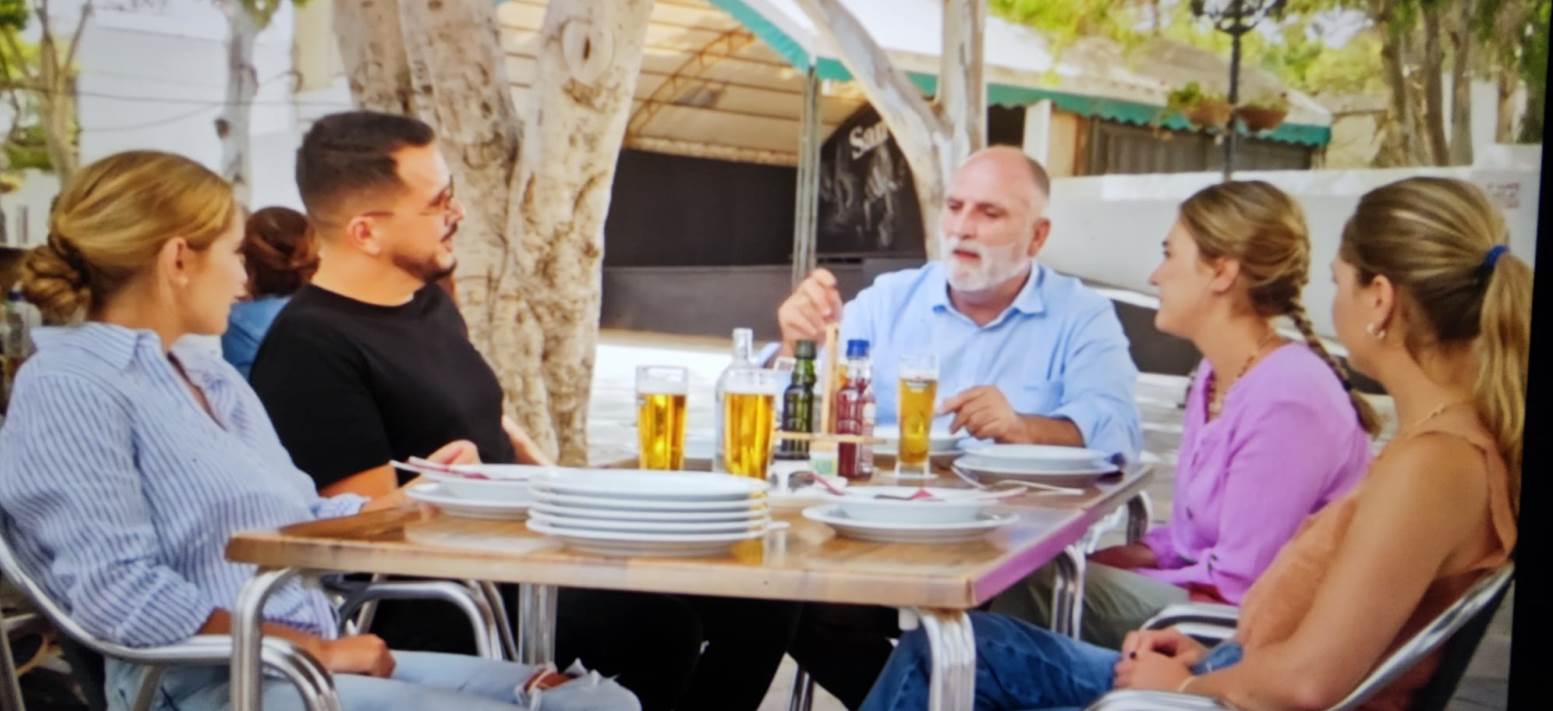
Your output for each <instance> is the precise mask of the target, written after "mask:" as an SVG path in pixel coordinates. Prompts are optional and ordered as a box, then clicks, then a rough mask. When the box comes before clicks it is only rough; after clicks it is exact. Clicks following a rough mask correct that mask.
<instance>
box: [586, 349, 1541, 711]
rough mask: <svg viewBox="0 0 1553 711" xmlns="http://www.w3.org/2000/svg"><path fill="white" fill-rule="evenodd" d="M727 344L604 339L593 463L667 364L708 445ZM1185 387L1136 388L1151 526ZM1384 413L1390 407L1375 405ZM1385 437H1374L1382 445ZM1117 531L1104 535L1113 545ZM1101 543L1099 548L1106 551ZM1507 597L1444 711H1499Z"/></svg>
mask: <svg viewBox="0 0 1553 711" xmlns="http://www.w3.org/2000/svg"><path fill="white" fill-rule="evenodd" d="M727 353H728V341H726V340H718V339H708V338H691V337H681V336H657V335H651V334H639V333H623V332H606V333H605V334H604V335H603V336H602V337H601V338H600V343H599V351H598V359H597V365H596V367H595V372H594V388H593V398H592V402H593V404H592V410H591V411H590V412H591V417H590V427H589V437H590V446H591V448H592V451H593V455H594V461H600V460H605V459H618V458H621V457H624V456H630V455H631V453H632V452H634V451H635V450H634V446H635V445H634V444H633V438H634V437H635V425H634V423H635V413H634V410H633V407H634V385H633V383H634V378H635V368H636V367H637V366H639V365H657V364H674V365H682V366H685V367H686V368H688V369H690V373H691V376H690V378H691V389H690V393H689V407H690V414H689V421H688V424H687V430H688V434H687V439H688V440H689V446H690V448H691V449H694V448H695V447H696V446H697V445H698V444H699V445H701V446H705V442H708V441H710V436H711V432H712V429H713V427H714V425H713V418H712V405H713V385H714V383H715V382H716V379H717V376H718V374H719V373H720V372H722V368H723V367H724V366H725V365H726V364H727V362H728V354H727ZM1185 389H1186V379H1185V378H1182V377H1177V376H1163V375H1151V374H1144V375H1143V376H1142V377H1140V379H1139V382H1138V388H1137V398H1138V408H1139V410H1140V412H1141V413H1142V415H1143V430H1144V447H1145V449H1147V450H1148V451H1150V452H1153V453H1155V454H1158V455H1159V456H1160V457H1161V458H1162V459H1163V462H1162V466H1161V467H1160V469H1159V471H1158V472H1157V474H1156V475H1155V477H1154V481H1153V483H1152V484H1151V485H1150V487H1149V490H1148V492H1149V498H1150V499H1151V500H1152V502H1153V504H1154V518H1155V520H1156V522H1163V521H1164V520H1165V519H1166V518H1168V517H1169V515H1170V501H1171V496H1172V494H1173V492H1174V484H1175V466H1176V447H1177V445H1178V443H1179V441H1180V436H1181V410H1180V407H1179V404H1180V402H1181V400H1182V398H1183V397H1184V395H1185ZM1377 404H1378V405H1379V406H1380V408H1381V409H1382V411H1383V412H1385V413H1387V414H1388V416H1389V413H1390V402H1389V400H1388V401H1382V402H1379V403H1377ZM1389 436H1390V431H1389V429H1388V431H1387V432H1385V433H1383V434H1382V437H1383V439H1384V438H1386V437H1389ZM1121 535H1122V533H1121V532H1120V531H1116V532H1112V533H1111V534H1109V537H1110V538H1111V539H1114V540H1115V541H1116V542H1120V540H1121ZM1109 542H1110V541H1109V540H1107V541H1105V543H1107V544H1108V543H1109ZM1513 607H1514V590H1513V589H1512V590H1511V592H1510V597H1508V598H1507V599H1506V600H1505V603H1504V605H1503V606H1502V607H1501V608H1500V612H1499V614H1498V616H1497V617H1495V619H1494V623H1493V626H1492V627H1491V628H1490V629H1489V632H1488V634H1487V635H1486V636H1485V638H1484V640H1483V644H1482V646H1481V647H1479V649H1478V653H1477V656H1476V657H1475V658H1474V659H1473V661H1472V665H1471V667H1469V668H1468V671H1467V677H1466V678H1465V679H1464V680H1463V682H1462V684H1461V687H1460V688H1459V689H1458V690H1457V695H1456V698H1455V700H1454V701H1453V703H1452V705H1451V708H1452V709H1461V710H1462V711H1481V710H1482V709H1502V708H1505V704H1506V701H1505V698H1506V685H1507V678H1508V674H1509V669H1510V610H1511V609H1513ZM793 671H794V667H793V664H792V660H790V659H789V660H785V662H784V664H783V667H782V669H781V671H779V672H778V674H777V677H776V679H775V681H774V683H773V684H772V688H771V691H770V692H769V693H768V694H767V697H766V701H765V703H764V704H763V705H762V706H761V711H779V710H781V709H786V708H787V695H788V692H789V689H790V685H791V682H792V677H793ZM841 708H842V706H841V704H840V703H839V702H837V701H836V700H835V699H834V698H832V697H830V696H829V695H827V694H823V693H821V695H820V698H819V700H818V701H817V702H816V704H815V709H816V711H836V710H839V709H841Z"/></svg>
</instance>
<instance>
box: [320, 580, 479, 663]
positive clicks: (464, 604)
mask: <svg viewBox="0 0 1553 711" xmlns="http://www.w3.org/2000/svg"><path fill="white" fill-rule="evenodd" d="M337 589H339V588H337ZM340 591H341V592H343V593H344V594H345V602H344V603H343V604H341V605H340V608H339V616H340V627H341V631H342V632H344V631H345V630H344V628H345V625H346V623H347V622H348V621H349V620H350V617H351V615H353V614H355V612H356V610H357V609H358V608H361V607H362V606H364V605H367V604H368V603H372V602H376V601H379V600H442V601H443V602H447V603H450V604H452V605H453V606H455V607H457V608H458V609H459V610H461V611H463V613H464V614H465V615H466V616H468V618H469V623H470V626H471V627H472V628H473V631H474V639H475V653H476V654H477V655H479V656H480V657H483V658H485V659H495V660H498V661H499V660H502V659H504V656H503V654H502V649H501V645H500V641H499V640H500V639H501V634H500V631H499V627H498V621H497V619H496V613H495V612H494V611H493V610H492V609H491V605H490V603H489V602H488V601H487V600H486V598H485V596H484V595H483V594H482V592H481V591H480V590H478V589H474V588H471V587H470V586H468V585H464V584H462V583H455V582H452V581H448V580H429V581H428V580H415V581H392V582H374V583H369V584H362V585H360V586H354V585H353V586H350V587H349V588H346V589H343V590H340ZM369 624H370V623H369ZM361 632H363V633H364V632H366V629H362V630H361Z"/></svg>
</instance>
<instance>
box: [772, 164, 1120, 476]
mask: <svg viewBox="0 0 1553 711" xmlns="http://www.w3.org/2000/svg"><path fill="white" fill-rule="evenodd" d="M1050 190H1051V180H1050V178H1048V177H1047V175H1046V171H1045V169H1044V168H1042V167H1041V165H1040V164H1039V163H1037V162H1036V161H1034V160H1032V159H1031V158H1029V157H1028V156H1026V155H1025V154H1024V153H1023V152H1021V151H1020V150H1019V149H1017V148H1013V147H1010V146H995V147H992V148H987V149H984V150H981V151H978V152H977V153H976V154H974V155H972V156H971V157H970V158H969V159H967V160H966V161H965V163H964V164H963V165H961V167H960V169H959V170H958V171H957V172H956V173H955V175H954V178H953V179H952V181H951V182H950V185H949V189H948V191H947V196H946V198H945V200H944V209H943V211H942V213H941V215H942V218H941V222H940V230H941V234H940V240H941V242H940V246H941V250H940V251H941V254H942V255H943V256H942V258H940V259H939V260H937V261H934V262H930V263H928V264H926V265H924V266H922V267H920V268H917V269H908V270H903V271H898V272H892V273H890V274H885V275H883V276H880V277H879V278H878V279H876V280H875V281H874V283H873V285H872V286H870V287H869V288H867V289H864V290H863V291H862V292H861V293H859V294H858V295H857V298H855V299H853V300H852V301H851V302H850V303H847V304H846V305H845V307H843V306H842V303H841V296H840V293H839V292H838V291H837V290H836V278H835V276H833V275H832V274H831V273H830V272H828V271H826V270H824V269H817V270H815V271H814V273H812V274H810V275H809V277H808V278H807V279H805V280H804V282H803V283H802V284H800V285H799V287H798V288H797V289H796V290H795V291H794V292H793V294H792V295H791V296H790V297H788V299H787V300H786V301H785V302H783V304H782V306H781V307H780V308H779V309H778V310H777V320H778V322H779V323H780V325H781V329H782V341H783V351H784V352H788V353H790V352H791V349H792V347H793V344H794V343H795V342H796V341H798V340H800V339H820V338H823V334H824V330H825V326H826V325H827V324H828V323H830V322H832V321H834V320H835V319H836V318H837V317H840V319H841V332H842V338H844V339H854V338H860V339H866V340H868V341H869V343H870V344H872V345H871V347H872V352H873V361H874V374H875V382H877V383H881V384H887V386H885V385H881V386H880V387H878V388H876V390H875V397H876V398H877V401H878V410H877V412H878V415H877V417H878V422H880V423H882V424H889V423H893V422H895V421H896V396H897V394H896V388H895V387H894V383H895V381H896V373H897V370H898V366H899V361H900V358H901V356H903V355H916V354H932V355H936V356H937V358H938V362H939V385H938V392H939V393H940V394H941V397H942V396H944V395H947V396H948V397H943V399H942V400H941V402H940V404H939V411H938V413H937V414H938V415H939V417H940V420H941V421H942V420H948V424H949V429H950V431H951V432H960V431H962V430H963V431H964V432H967V433H969V434H970V435H972V436H974V437H977V438H980V439H990V440H996V441H998V442H1015V443H1030V444H1059V445H1074V446H1085V447H1090V448H1093V449H1099V450H1102V451H1105V452H1109V453H1113V454H1121V455H1122V456H1124V457H1126V458H1127V459H1129V460H1136V459H1137V457H1138V452H1139V449H1140V447H1141V445H1142V432H1141V429H1140V427H1139V423H1138V410H1137V407H1136V405H1134V403H1133V388H1134V385H1135V381H1136V379H1137V374H1138V371H1137V367H1136V366H1135V365H1134V364H1133V362H1132V358H1131V356H1130V355H1129V354H1128V350H1127V338H1126V336H1125V335H1123V333H1122V327H1121V322H1120V321H1118V320H1117V317H1116V310H1115V307H1113V306H1112V305H1111V302H1110V301H1109V300H1108V299H1106V298H1105V297H1103V296H1101V295H1100V294H1098V293H1096V292H1095V291H1093V290H1091V289H1089V288H1087V287H1085V286H1084V285H1083V284H1081V283H1080V282H1079V281H1078V280H1077V279H1074V278H1073V277H1069V276H1065V275H1062V274H1058V273H1057V272H1054V271H1052V270H1051V269H1049V268H1046V267H1043V266H1041V265H1040V264H1039V263H1037V262H1036V261H1035V257H1036V255H1037V254H1038V253H1039V252H1040V251H1041V247H1042V246H1043V245H1045V244H1046V238H1047V236H1048V234H1049V233H1050V231H1051V222H1050V221H1049V220H1047V219H1046V218H1045V216H1044V213H1045V211H1046V205H1047V200H1048V198H1049V196H1050ZM951 418H952V419H951Z"/></svg>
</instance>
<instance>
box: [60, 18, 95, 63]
mask: <svg viewBox="0 0 1553 711" xmlns="http://www.w3.org/2000/svg"><path fill="white" fill-rule="evenodd" d="M92 11H93V5H92V0H87V1H86V4H85V5H83V6H81V18H80V19H78V20H76V23H75V34H74V35H72V36H71V37H70V48H69V49H67V50H65V71H66V72H69V71H70V68H71V67H74V66H75V56H76V50H78V49H80V48H81V35H83V34H85V33H86V20H87V19H88V18H90V17H91V16H92Z"/></svg>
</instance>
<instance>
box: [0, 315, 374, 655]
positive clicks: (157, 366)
mask: <svg viewBox="0 0 1553 711" xmlns="http://www.w3.org/2000/svg"><path fill="white" fill-rule="evenodd" d="M35 338H36V342H37V347H38V352H37V354H36V355H35V356H34V357H32V358H31V359H30V360H29V361H28V362H27V364H26V366H24V367H23V368H22V370H21V373H20V374H19V376H18V377H17V381H16V388H15V391H14V395H13V397H12V399H11V410H10V416H9V417H8V418H7V420H6V423H5V427H4V429H0V511H3V513H4V524H5V529H4V533H5V536H6V539H7V540H8V541H10V543H11V546H12V547H13V548H14V549H15V550H16V553H17V556H18V558H20V560H21V562H22V564H23V565H25V566H26V567H27V569H28V570H29V571H30V572H31V574H32V575H33V576H35V578H36V579H37V580H38V581H39V582H40V583H42V584H43V585H44V587H45V588H46V589H47V590H48V592H49V594H50V595H51V596H52V597H53V598H54V600H55V601H57V602H59V603H61V604H63V606H64V607H65V608H66V610H68V611H69V613H70V615H71V617H72V618H74V619H75V620H76V621H77V622H79V623H80V624H81V625H82V626H83V627H85V628H86V629H87V630H88V631H89V632H91V633H92V634H93V635H96V636H98V637H100V638H103V639H106V640H110V641H113V642H117V643H119V644H123V645H126V646H132V647H144V646H154V645H162V644H169V643H173V642H177V641H181V640H183V639H186V638H188V637H190V636H192V635H194V634H195V633H196V632H197V631H198V629H199V628H200V626H201V625H202V624H204V622H205V620H206V619H207V618H209V617H210V614H211V612H212V611H214V610H215V609H217V608H224V609H230V608H231V606H232V605H233V604H234V603H235V602H236V600H237V593H238V590H239V588H241V587H242V585H243V583H244V582H245V581H247V580H248V578H249V577H251V576H252V574H253V572H254V569H253V566H250V565H238V564H235V563H230V562H228V561H227V560H226V557H225V548H226V544H227V539H228V538H229V537H230V536H231V535H232V534H233V533H235V532H238V531H243V530H253V529H273V528H277V527H280V526H285V525H288V524H293V523H298V522H301V521H307V520H311V519H315V518H328V517H333V516H342V515H347V514H351V513H355V512H356V511H358V510H360V508H361V506H362V504H363V503H364V499H362V498H361V497H359V496H350V495H347V496H340V497H335V498H330V499H325V498H322V497H320V496H319V495H318V492H317V490H316V489H314V486H313V482H312V480H311V479H309V478H308V477H307V475H306V474H303V473H302V472H301V471H298V470H297V468H296V467H295V466H293V465H292V463H291V458H290V456H288V455H287V454H286V450H285V449H284V448H282V447H281V444H280V440H279V439H278V438H277V437H276V436H275V429H274V427H273V426H271V424H270V421H269V417H268V416H267V415H266V414H265V410H264V407H263V405H261V404H260V402H259V398H258V397H257V396H256V395H254V392H253V389H252V388H250V387H249V386H248V383H247V382H245V381H244V380H243V378H242V377H241V376H240V375H238V373H237V371H236V370H234V369H233V368H232V366H230V365H228V364H227V363H226V362H224V361H222V360H221V359H220V358H217V357H214V356H212V355H210V354H208V353H206V352H204V351H203V350H201V349H199V348H192V347H189V346H188V344H187V343H181V344H179V345H177V346H175V347H174V348H173V356H174V357H176V358H177V359H178V363H179V364H181V365H182V366H183V369H184V371H185V372H186V373H188V376H189V379H190V380H191V381H192V382H193V383H194V384H195V385H196V386H198V387H199V389H200V390H201V391H202V392H203V393H204V395H205V398H206V400H207V401H208V402H209V403H210V408H211V410H212V411H213V412H214V413H215V415H216V419H215V420H212V419H211V416H210V414H209V413H207V412H206V411H205V410H204V409H203V408H201V407H200V405H199V403H198V402H197V401H196V400H195V398H194V395H193V393H191V392H190V391H189V388H188V386H187V385H186V384H185V383H184V382H183V380H182V379H181V378H180V377H179V375H178V372H177V371H176V370H175V369H174V367H173V365H172V363H171V362H170V361H169V359H168V358H167V357H166V355H164V353H163V351H162V346H161V340H160V339H159V338H158V337H157V335H156V334H155V333H153V332H151V331H132V330H129V329H126V328H122V327H119V326H113V325H108V324H103V323H88V324H84V325H80V326H71V327H64V328H45V329H40V330H39V331H38V332H37V333H36V336H35ZM218 421H219V423H218ZM265 618H266V619H267V620H269V621H272V622H281V623H285V624H287V625H289V626H292V627H295V628H298V629H302V630H305V631H307V632H311V633H313V634H317V635H322V636H325V637H332V636H333V635H334V630H335V616H334V610H333V608H332V607H331V606H330V604H329V601H328V599H327V598H325V596H324V595H323V594H322V593H320V592H318V591H316V590H308V589H305V588H303V587H302V586H301V585H300V584H296V583H293V584H291V585H288V586H286V587H284V588H282V589H281V590H278V591H276V593H275V595H274V596H273V597H272V598H271V599H270V601H269V604H268V605H267V606H266V607H265Z"/></svg>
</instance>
